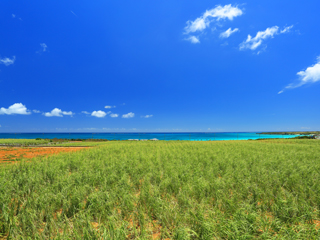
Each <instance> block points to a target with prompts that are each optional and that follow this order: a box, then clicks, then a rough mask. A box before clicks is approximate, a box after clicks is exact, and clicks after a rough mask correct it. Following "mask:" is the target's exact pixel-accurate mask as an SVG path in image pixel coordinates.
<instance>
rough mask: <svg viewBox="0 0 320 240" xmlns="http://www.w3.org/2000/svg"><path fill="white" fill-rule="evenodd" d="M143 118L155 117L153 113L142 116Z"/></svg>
mask: <svg viewBox="0 0 320 240" xmlns="http://www.w3.org/2000/svg"><path fill="white" fill-rule="evenodd" d="M141 117H142V118H151V117H153V115H145V116H141Z"/></svg>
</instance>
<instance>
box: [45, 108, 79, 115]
mask: <svg viewBox="0 0 320 240" xmlns="http://www.w3.org/2000/svg"><path fill="white" fill-rule="evenodd" d="M43 115H44V116H46V117H63V115H67V116H73V115H74V113H73V112H71V111H69V112H66V111H62V110H61V109H59V108H54V109H53V110H52V111H51V112H46V113H43Z"/></svg>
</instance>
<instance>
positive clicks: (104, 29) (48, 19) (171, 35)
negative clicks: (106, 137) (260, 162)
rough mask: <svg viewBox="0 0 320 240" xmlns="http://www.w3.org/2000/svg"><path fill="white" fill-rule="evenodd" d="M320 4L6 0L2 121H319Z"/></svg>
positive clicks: (0, 16) (34, 125)
mask: <svg viewBox="0 0 320 240" xmlns="http://www.w3.org/2000/svg"><path fill="white" fill-rule="evenodd" d="M319 9H320V2H319V1H318V0H306V1H303V2H301V1H289V0H284V1H275V0H272V1H270V0H260V1H253V0H248V1H243V2H235V1H224V0H221V1H207V0H203V1H189V0H178V1H175V0H170V1H169V0H161V1H160V0H154V1H146V0H141V1H123V0H118V1H106V0H96V1H84V0H82V1H81V0H77V1H75V0H67V1H53V0H49V1H43V0H42V1H40V0H34V1H22V0H2V1H1V2H0V21H1V26H0V35H1V38H0V126H1V127H0V132H86V131H89V132H122V131H123V132H127V131H128V132H130V131H131V132H132V131H133V132H138V131H139V132H157V131H161V132H164V131H168V132H172V131H183V132H189V131H208V132H221V131H223V132H228V131H289V130H290V131H293V130H295V131H301V130H319V128H320V111H319V110H320V109H319V103H320V100H319V96H320V94H319V90H320V84H319V83H320V58H319V56H320V44H319V42H320V31H319V25H320V24H319V23H320V14H319ZM248 35H250V36H251V37H249V36H248ZM106 106H110V107H111V108H105V107H106Z"/></svg>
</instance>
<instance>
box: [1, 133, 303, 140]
mask: <svg viewBox="0 0 320 240" xmlns="http://www.w3.org/2000/svg"><path fill="white" fill-rule="evenodd" d="M296 136H299V135H266V134H261V135H260V134H259V133H0V139H1V138H17V139H35V138H47V139H53V138H65V139H89V138H93V139H108V140H129V139H138V140H139V139H140V140H143V139H158V140H166V141H169V140H189V141H210V140H211V141H215V140H248V139H259V138H292V137H296Z"/></svg>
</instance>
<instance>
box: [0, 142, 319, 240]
mask: <svg viewBox="0 0 320 240" xmlns="http://www.w3.org/2000/svg"><path fill="white" fill-rule="evenodd" d="M319 182H320V141H317V140H268V141H246V142H243V141H225V142H181V141H180V142H179V141H176V142H175V141H172V142H162V141H159V142H108V143H106V144H105V145H103V146H99V147H96V148H92V149H89V150H82V151H80V152H77V153H72V154H70V153H68V154H61V155H58V156H52V157H49V158H39V159H37V160H35V161H33V162H31V163H30V162H28V163H27V162H23V163H21V164H16V165H13V166H7V167H3V168H2V169H0V234H2V235H3V236H5V237H7V238H8V239H49V238H53V239H153V238H154V239H156V238H158V239H166V238H169V239H319V237H320V233H319V231H318V228H317V225H316V224H317V223H319V222H318V221H319V220H320V215H319V208H320V184H319Z"/></svg>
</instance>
